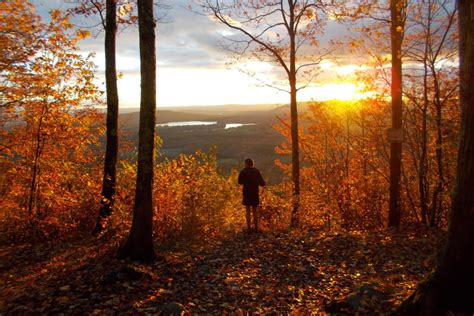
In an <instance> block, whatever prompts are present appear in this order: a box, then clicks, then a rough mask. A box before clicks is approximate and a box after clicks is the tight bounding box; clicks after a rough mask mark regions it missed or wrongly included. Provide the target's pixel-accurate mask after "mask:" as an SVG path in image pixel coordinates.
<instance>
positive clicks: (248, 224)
mask: <svg viewBox="0 0 474 316" xmlns="http://www.w3.org/2000/svg"><path fill="white" fill-rule="evenodd" d="M245 219H246V220H247V229H248V230H250V228H251V224H250V205H245Z"/></svg>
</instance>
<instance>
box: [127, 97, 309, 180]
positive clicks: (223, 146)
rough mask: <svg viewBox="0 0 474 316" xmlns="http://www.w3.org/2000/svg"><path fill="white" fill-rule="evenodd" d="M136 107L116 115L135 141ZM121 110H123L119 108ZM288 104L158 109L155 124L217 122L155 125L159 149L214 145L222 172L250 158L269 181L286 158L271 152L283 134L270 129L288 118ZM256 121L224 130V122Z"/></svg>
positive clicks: (170, 152)
mask: <svg viewBox="0 0 474 316" xmlns="http://www.w3.org/2000/svg"><path fill="white" fill-rule="evenodd" d="M306 109H307V104H305V103H303V104H300V105H299V113H302V112H304V111H305V110H306ZM138 110H139V109H135V111H131V110H130V109H127V110H126V111H123V112H125V113H121V114H120V116H119V124H120V126H121V127H122V128H123V129H124V130H127V131H129V132H130V135H131V137H132V140H133V141H135V142H136V141H137V137H138V127H139V112H138ZM121 112H122V110H121ZM289 114H290V107H289V106H288V105H281V104H263V105H222V106H193V107H191V106H189V107H174V108H159V109H158V110H157V112H156V117H157V124H162V123H170V122H182V121H209V122H217V124H214V125H207V126H180V127H158V128H157V133H158V135H159V136H160V137H161V138H162V140H163V146H162V148H161V149H160V151H161V153H162V154H163V156H164V157H168V158H172V157H176V156H178V155H179V154H181V153H186V154H190V153H194V152H195V151H196V150H197V149H202V150H208V149H209V147H210V146H212V145H216V146H217V158H218V165H219V167H220V168H221V169H222V171H223V172H224V173H227V172H229V171H230V170H231V169H232V168H237V169H238V168H241V167H242V165H243V163H242V162H243V160H244V159H245V158H248V157H251V158H254V159H255V160H256V164H257V167H258V168H259V169H260V170H261V171H262V173H263V174H264V175H265V177H266V178H267V179H268V180H270V183H272V182H273V183H275V182H279V181H281V179H282V176H283V175H282V173H281V171H280V170H279V169H278V168H277V167H276V166H275V164H274V161H275V159H277V158H280V159H282V160H284V161H285V160H288V159H289V157H281V156H279V155H277V154H276V153H275V152H274V149H275V147H276V146H278V145H279V144H281V143H282V142H283V137H282V136H281V135H280V134H279V133H278V132H277V131H275V130H274V129H273V127H272V126H273V125H274V124H275V123H277V122H278V117H280V118H284V117H288V116H289ZM229 123H242V124H245V123H246V124H255V125H248V126H241V127H237V128H229V129H225V126H226V124H229Z"/></svg>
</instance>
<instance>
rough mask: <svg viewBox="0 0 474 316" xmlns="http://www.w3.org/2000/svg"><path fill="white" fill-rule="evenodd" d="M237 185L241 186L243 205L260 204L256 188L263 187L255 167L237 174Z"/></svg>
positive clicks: (263, 184)
mask: <svg viewBox="0 0 474 316" xmlns="http://www.w3.org/2000/svg"><path fill="white" fill-rule="evenodd" d="M239 184H242V185H243V188H242V193H243V201H242V204H243V205H247V206H257V205H258V204H259V203H260V199H259V196H258V187H259V186H262V187H263V186H265V180H263V178H262V175H261V174H260V171H258V169H257V168H255V167H250V168H247V167H246V168H244V169H242V171H240V174H239Z"/></svg>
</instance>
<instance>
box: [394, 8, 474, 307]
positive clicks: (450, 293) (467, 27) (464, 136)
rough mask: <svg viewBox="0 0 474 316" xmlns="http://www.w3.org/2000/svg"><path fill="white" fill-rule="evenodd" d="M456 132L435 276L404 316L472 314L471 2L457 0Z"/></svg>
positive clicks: (473, 150) (473, 107)
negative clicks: (449, 194)
mask: <svg viewBox="0 0 474 316" xmlns="http://www.w3.org/2000/svg"><path fill="white" fill-rule="evenodd" d="M457 4H458V8H459V33H460V41H459V46H460V49H459V51H460V52H459V55H460V66H459V70H460V72H459V73H460V102H461V111H462V114H461V129H460V137H461V140H460V145H459V156H458V169H457V174H456V188H455V191H454V196H453V204H452V210H451V214H450V222H449V229H448V238H447V243H446V248H445V251H444V254H443V256H442V259H441V261H440V262H439V264H438V266H437V268H436V270H435V272H434V273H433V274H432V275H431V276H430V277H429V278H428V280H426V281H425V282H423V283H421V284H420V285H419V286H418V288H417V290H416V291H415V293H413V294H412V295H411V296H410V297H409V298H408V299H407V300H406V301H405V302H404V303H403V304H402V306H401V308H400V311H401V312H402V313H403V314H411V315H445V314H447V313H448V311H450V312H454V313H465V314H466V315H471V314H472V313H474V300H473V297H474V290H473V284H474V273H473V267H474V251H473V249H474V194H472V190H473V188H474V89H472V82H473V81H474V3H473V2H472V1H471V0H458V2H457Z"/></svg>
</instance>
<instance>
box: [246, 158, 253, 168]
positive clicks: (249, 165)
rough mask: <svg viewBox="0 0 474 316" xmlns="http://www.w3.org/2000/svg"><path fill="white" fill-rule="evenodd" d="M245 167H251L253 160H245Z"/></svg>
mask: <svg viewBox="0 0 474 316" xmlns="http://www.w3.org/2000/svg"><path fill="white" fill-rule="evenodd" d="M245 167H247V168H250V167H253V160H252V159H250V158H247V159H245Z"/></svg>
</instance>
